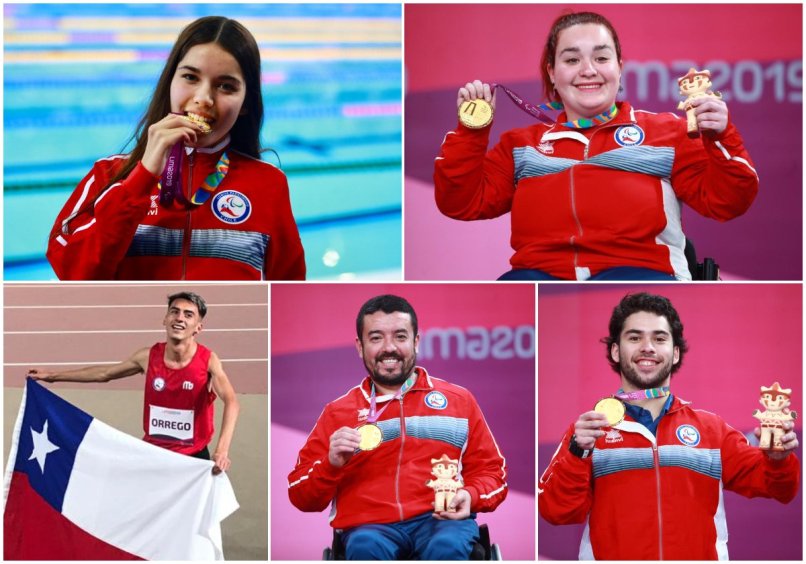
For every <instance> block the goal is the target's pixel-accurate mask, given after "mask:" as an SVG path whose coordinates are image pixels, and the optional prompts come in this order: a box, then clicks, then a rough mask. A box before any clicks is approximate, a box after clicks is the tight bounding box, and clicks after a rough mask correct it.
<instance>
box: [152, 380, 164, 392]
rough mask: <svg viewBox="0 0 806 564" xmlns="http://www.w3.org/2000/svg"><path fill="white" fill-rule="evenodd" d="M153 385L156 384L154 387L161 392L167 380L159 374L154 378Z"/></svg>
mask: <svg viewBox="0 0 806 564" xmlns="http://www.w3.org/2000/svg"><path fill="white" fill-rule="evenodd" d="M151 385H152V386H154V389H155V390H156V391H158V392H161V391H162V390H164V389H165V380H163V379H162V378H160V377H159V376H157V377H156V378H154V381H153V382H152V383H151Z"/></svg>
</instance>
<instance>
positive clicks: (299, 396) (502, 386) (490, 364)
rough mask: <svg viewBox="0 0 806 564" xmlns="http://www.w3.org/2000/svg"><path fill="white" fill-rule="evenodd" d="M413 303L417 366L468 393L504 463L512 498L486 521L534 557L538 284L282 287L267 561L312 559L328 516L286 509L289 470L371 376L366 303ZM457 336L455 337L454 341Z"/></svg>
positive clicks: (512, 554) (504, 541) (515, 551)
mask: <svg viewBox="0 0 806 564" xmlns="http://www.w3.org/2000/svg"><path fill="white" fill-rule="evenodd" d="M385 293H391V294H397V295H400V296H403V297H405V298H406V299H407V300H409V302H410V303H411V304H412V306H413V307H414V309H415V311H416V312H417V316H418V321H419V331H420V346H419V354H418V358H417V362H418V364H419V365H421V366H424V367H425V368H426V369H427V370H428V371H429V373H430V374H433V375H434V376H436V377H439V378H443V379H446V380H448V381H450V382H453V383H455V384H459V385H461V386H464V387H466V388H467V389H469V390H470V391H471V392H472V393H473V395H474V396H475V397H476V399H477V401H478V402H479V405H480V406H481V408H482V411H483V412H484V415H485V418H486V420H487V422H488V424H489V425H490V428H491V430H492V432H493V434H494V436H495V438H496V441H497V442H498V445H499V448H500V449H501V452H502V453H503V454H504V456H505V457H506V459H507V468H508V470H507V483H508V485H509V490H510V491H509V494H508V496H507V499H506V501H504V503H503V504H502V505H501V506H500V507H499V508H498V509H497V510H496V511H494V512H492V513H486V514H480V515H479V518H478V521H479V523H487V524H488V525H489V527H490V531H491V533H492V537H493V542H496V543H498V544H499V545H500V546H501V548H502V550H503V553H504V555H505V557H506V558H508V559H519V560H532V559H534V556H535V530H536V522H535V503H534V488H535V456H534V444H535V429H534V420H535V405H534V397H535V346H536V336H535V325H534V322H535V287H534V285H531V284H514V285H513V284H507V285H501V284H442V285H436V284H405V285H404V284H315V285H313V284H281V285H280V284H277V285H273V286H272V288H271V304H272V308H271V309H272V324H271V326H272V334H271V350H272V353H271V363H272V364H271V368H272V370H271V374H272V376H271V390H270V395H271V420H272V430H271V437H272V439H271V450H272V455H271V460H272V475H271V490H272V495H271V507H272V508H271V515H272V517H271V530H272V534H271V555H272V559H275V560H313V559H318V558H320V557H321V554H322V548H324V547H325V546H327V545H329V544H330V541H331V536H332V531H331V529H330V527H329V525H328V523H327V512H323V513H321V514H320V513H313V514H305V513H302V512H300V511H298V510H297V509H296V508H294V507H293V506H292V505H291V503H290V502H289V500H288V492H287V489H288V482H287V480H286V478H287V476H288V473H289V472H290V471H291V469H292V468H293V467H294V464H295V462H296V457H297V453H298V451H299V449H300V448H302V445H303V444H304V442H305V439H306V437H307V435H308V433H309V432H310V430H311V429H312V428H313V425H314V424H315V422H316V420H317V418H318V416H319V414H320V413H321V411H322V408H323V407H324V406H325V404H326V403H328V402H330V401H333V400H334V399H336V398H338V397H340V396H341V395H343V394H344V393H345V392H347V391H348V390H349V389H350V388H352V387H353V386H355V385H357V384H358V383H360V382H361V380H362V379H363V378H364V377H365V376H366V370H365V369H364V367H363V364H362V363H361V360H360V359H359V358H358V354H357V353H356V350H355V345H354V341H355V336H356V334H355V320H356V315H357V314H358V310H359V309H360V307H361V305H362V304H363V303H364V302H365V301H366V300H368V299H369V298H371V297H373V296H376V295H379V294H385ZM449 335H450V336H449Z"/></svg>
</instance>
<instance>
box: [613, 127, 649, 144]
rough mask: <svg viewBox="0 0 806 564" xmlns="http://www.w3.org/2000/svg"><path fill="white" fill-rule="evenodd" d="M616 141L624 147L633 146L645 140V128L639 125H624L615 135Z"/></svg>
mask: <svg viewBox="0 0 806 564" xmlns="http://www.w3.org/2000/svg"><path fill="white" fill-rule="evenodd" d="M613 136H614V137H615V139H616V143H618V144H619V145H621V146H622V147H632V146H634V145H640V144H641V143H643V142H644V137H645V135H644V130H643V129H641V128H640V127H638V126H637V125H622V126H621V127H619V128H618V129H616V133H615V134H614V135H613Z"/></svg>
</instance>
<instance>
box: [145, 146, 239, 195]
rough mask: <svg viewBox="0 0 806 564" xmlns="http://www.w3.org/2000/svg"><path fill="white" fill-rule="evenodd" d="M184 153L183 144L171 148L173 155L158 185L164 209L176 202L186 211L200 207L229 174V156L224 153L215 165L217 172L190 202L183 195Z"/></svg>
mask: <svg viewBox="0 0 806 564" xmlns="http://www.w3.org/2000/svg"><path fill="white" fill-rule="evenodd" d="M184 153H185V150H184V146H183V145H182V143H177V144H176V145H174V146H173V147H172V148H171V153H170V154H169V155H168V162H167V164H166V165H165V170H164V171H162V177H161V179H160V183H159V184H158V188H159V190H160V204H161V205H162V206H163V207H166V208H169V207H171V206H172V205H173V203H174V201H176V202H178V203H180V204H181V205H182V206H184V207H185V208H186V209H193V208H197V207H199V206H200V205H202V204H204V203H205V202H206V201H207V200H209V199H210V196H212V195H213V194H214V193H215V191H216V190H218V187H219V185H220V184H221V183H222V182H223V181H224V178H225V177H226V176H227V173H228V172H229V156H228V155H227V152H226V151H224V152H223V153H222V154H221V158H219V159H218V162H217V163H216V165H215V170H214V171H213V172H212V173H210V174H209V175H208V176H207V178H205V179H204V182H202V183H201V186H199V187H198V188H196V190H195V191H194V192H193V194H192V195H191V197H190V200H188V199H187V198H185V195H184V194H183V193H182V160H183V158H184Z"/></svg>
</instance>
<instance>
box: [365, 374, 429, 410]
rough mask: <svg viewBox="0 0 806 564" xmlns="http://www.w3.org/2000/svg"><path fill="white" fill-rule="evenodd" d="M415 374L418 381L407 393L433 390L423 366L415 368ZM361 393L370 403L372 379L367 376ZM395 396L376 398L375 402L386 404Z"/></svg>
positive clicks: (387, 395) (385, 395) (388, 395)
mask: <svg viewBox="0 0 806 564" xmlns="http://www.w3.org/2000/svg"><path fill="white" fill-rule="evenodd" d="M414 372H415V373H416V374H417V380H416V381H415V382H414V385H413V386H412V387H411V388H409V390H408V391H407V392H406V393H409V392H411V391H413V390H418V391H422V390H431V389H433V387H434V384H433V383H432V382H431V377H430V376H429V375H428V372H427V371H426V369H425V368H423V367H422V366H415V367H414ZM360 389H361V393H362V394H363V396H364V399H365V400H367V402H369V397H370V394H371V393H372V379H371V378H370V377H369V376H367V377H366V378H364V380H362V382H361V385H360ZM393 397H395V396H394V394H384V395H382V396H375V401H377V402H384V401H389V400H390V399H392V398H393Z"/></svg>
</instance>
